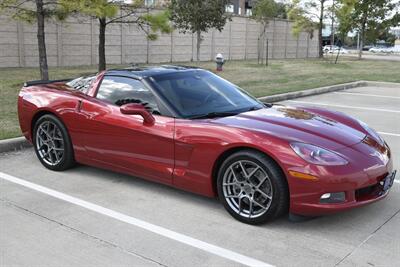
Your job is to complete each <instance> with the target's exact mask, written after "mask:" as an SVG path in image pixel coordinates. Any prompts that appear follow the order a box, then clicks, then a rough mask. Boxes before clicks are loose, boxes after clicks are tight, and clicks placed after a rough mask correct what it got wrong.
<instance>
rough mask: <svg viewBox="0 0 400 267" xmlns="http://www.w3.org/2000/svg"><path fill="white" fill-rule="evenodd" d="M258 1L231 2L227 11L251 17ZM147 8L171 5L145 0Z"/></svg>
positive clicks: (165, 1) (163, 1)
mask: <svg viewBox="0 0 400 267" xmlns="http://www.w3.org/2000/svg"><path fill="white" fill-rule="evenodd" d="M256 1H257V0H230V4H228V5H227V6H226V11H227V12H229V13H233V14H237V15H241V16H251V10H252V7H253V6H254V4H255V2H256ZM144 3H145V6H147V7H154V6H156V7H165V6H167V5H168V4H169V3H170V0H145V1H144Z"/></svg>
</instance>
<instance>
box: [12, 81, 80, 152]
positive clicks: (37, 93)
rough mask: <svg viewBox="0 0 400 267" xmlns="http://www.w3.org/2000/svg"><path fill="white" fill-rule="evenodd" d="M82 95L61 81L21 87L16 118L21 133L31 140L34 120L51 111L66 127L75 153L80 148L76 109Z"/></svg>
mask: <svg viewBox="0 0 400 267" xmlns="http://www.w3.org/2000/svg"><path fill="white" fill-rule="evenodd" d="M83 97H85V95H83V94H82V93H80V92H77V91H74V90H71V89H69V87H68V86H66V85H65V84H62V83H54V84H48V85H40V86H39V85H38V86H30V87H24V88H22V89H21V91H20V93H19V96H18V118H19V122H20V127H21V131H22V133H23V135H24V136H25V137H26V138H27V139H28V140H29V141H30V142H32V141H33V140H32V135H33V133H32V131H33V127H34V120H36V118H37V117H38V116H39V115H40V114H44V113H51V114H53V115H55V116H56V117H58V118H59V119H60V120H61V121H62V122H63V123H64V125H65V126H66V128H67V129H68V132H69V134H70V138H71V140H72V143H73V146H74V150H75V153H76V152H77V151H80V150H82V145H81V144H80V143H79V140H80V138H79V121H80V120H79V118H77V117H78V116H80V115H79V113H78V112H77V109H78V108H79V100H80V99H81V98H83ZM78 156H79V155H78Z"/></svg>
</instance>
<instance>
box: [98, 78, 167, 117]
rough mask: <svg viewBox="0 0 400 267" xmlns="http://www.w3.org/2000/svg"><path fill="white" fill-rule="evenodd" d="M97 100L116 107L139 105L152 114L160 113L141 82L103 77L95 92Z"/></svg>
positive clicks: (151, 95) (153, 99) (153, 98)
mask: <svg viewBox="0 0 400 267" xmlns="http://www.w3.org/2000/svg"><path fill="white" fill-rule="evenodd" d="M97 98H98V99H102V100H105V101H107V102H109V103H112V104H115V105H117V106H122V105H124V104H128V103H139V104H142V105H144V106H145V107H146V108H147V109H148V110H150V111H151V112H152V113H155V114H159V113H160V112H159V109H158V106H157V102H156V99H155V97H154V95H153V93H152V92H151V91H150V90H149V89H148V88H146V87H145V86H144V84H143V83H142V82H140V81H138V80H135V79H132V78H127V77H119V76H105V77H104V78H103V81H102V82H101V84H100V87H99V90H98V92H97Z"/></svg>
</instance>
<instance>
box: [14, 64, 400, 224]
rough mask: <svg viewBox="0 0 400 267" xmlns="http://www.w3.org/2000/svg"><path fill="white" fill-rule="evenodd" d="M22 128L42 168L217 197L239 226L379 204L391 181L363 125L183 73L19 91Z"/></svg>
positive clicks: (89, 79)
mask: <svg viewBox="0 0 400 267" xmlns="http://www.w3.org/2000/svg"><path fill="white" fill-rule="evenodd" d="M18 112H19V121H20V125H21V129H22V132H23V133H24V135H25V137H26V138H27V139H28V140H29V141H31V142H32V143H33V145H34V148H35V151H36V154H37V156H38V158H39V160H40V162H41V163H42V164H43V165H44V166H45V167H47V168H49V169H51V170H56V171H61V170H65V169H67V168H70V167H72V166H73V165H74V163H75V162H78V163H82V164H87V165H91V166H95V167H100V168H105V169H110V170H114V171H117V172H122V173H126V174H130V175H134V176H138V177H143V178H145V179H149V180H153V181H156V182H160V183H164V184H168V185H171V186H174V187H177V188H181V189H184V190H187V191H191V192H194V193H198V194H202V195H205V196H210V197H214V196H218V198H219V199H220V200H221V202H222V203H223V205H224V206H225V208H226V210H227V211H228V212H229V213H230V214H231V215H232V216H233V217H235V218H236V219H238V220H240V221H242V222H245V223H250V224H258V223H263V222H266V221H268V220H272V219H274V218H277V217H278V216H280V215H282V214H284V213H287V212H288V211H290V212H291V213H293V214H299V215H310V216H312V215H320V214H328V213H332V212H337V211H341V210H346V209H350V208H354V207H358V206H362V205H365V204H368V203H371V202H374V201H377V200H380V199H382V198H384V197H385V196H386V195H387V194H388V192H389V189H390V187H391V186H392V184H393V180H394V177H395V171H394V170H393V163H392V159H391V153H390V149H389V147H388V145H387V144H386V143H385V141H384V140H383V139H382V138H381V137H380V136H379V135H378V134H377V133H376V132H375V131H374V130H373V129H371V128H370V127H368V126H367V125H366V124H365V123H363V122H361V121H358V120H356V119H354V118H351V117H349V116H347V115H345V114H342V113H339V112H334V111H329V110H326V109H320V108H312V107H286V106H282V105H270V104H263V103H261V102H259V101H258V100H257V99H255V98H253V97H251V96H250V95H248V94H247V93H246V92H245V91H243V90H241V89H240V88H238V87H237V86H235V85H234V84H232V83H230V82H228V81H226V80H224V79H222V78H220V77H219V76H217V75H214V74H213V73H211V72H209V71H206V70H202V69H197V68H191V67H182V66H161V67H152V68H150V67H146V68H130V69H116V70H108V71H105V72H101V73H99V74H97V75H89V76H85V77H80V78H77V79H74V80H68V81H65V80H64V81H50V82H43V81H33V82H28V83H26V84H25V86H24V87H23V88H22V90H21V92H20V94H19V100H18Z"/></svg>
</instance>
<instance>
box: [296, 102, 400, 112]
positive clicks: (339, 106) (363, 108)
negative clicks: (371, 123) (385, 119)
mask: <svg viewBox="0 0 400 267" xmlns="http://www.w3.org/2000/svg"><path fill="white" fill-rule="evenodd" d="M288 102H291V103H299V104H307V105H314V106H330V107H338V108H350V109H361V110H370V111H371V110H372V111H382V112H391V113H400V110H393V109H381V108H368V107H355V106H345V105H335V104H328V103H316V102H308V101H297V100H288Z"/></svg>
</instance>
